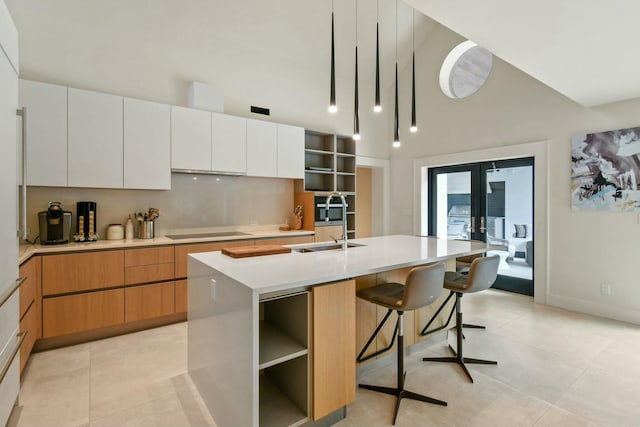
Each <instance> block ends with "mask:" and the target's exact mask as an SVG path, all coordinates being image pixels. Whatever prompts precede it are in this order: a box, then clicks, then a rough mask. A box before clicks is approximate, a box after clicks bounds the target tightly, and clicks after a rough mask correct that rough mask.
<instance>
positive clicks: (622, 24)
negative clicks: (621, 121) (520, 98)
mask: <svg viewBox="0 0 640 427" xmlns="http://www.w3.org/2000/svg"><path fill="white" fill-rule="evenodd" d="M406 1H407V3H408V4H410V5H412V6H414V7H416V8H417V9H418V10H420V11H421V12H422V13H424V14H426V15H427V16H429V17H431V18H432V19H434V20H436V21H437V22H439V23H441V24H442V25H444V26H446V27H448V28H450V29H451V30H453V31H455V32H457V33H458V34H460V35H462V36H464V37H466V38H468V39H470V40H473V41H474V42H476V43H478V44H479V45H481V46H483V47H485V48H487V49H488V50H490V51H491V52H493V53H494V54H495V55H497V56H498V57H500V58H501V59H503V60H504V61H506V62H508V63H510V64H512V65H513V66H515V67H517V68H519V69H520V70H522V71H524V72H525V73H527V74H529V75H531V76H532V77H534V78H536V79H538V80H540V81H541V82H543V83H544V84H546V85H548V86H550V87H551V88H553V89H555V90H556V91H558V92H560V93H561V94H563V95H565V96H566V97H568V98H570V99H572V100H574V101H575V102H577V103H579V104H581V105H584V106H587V107H590V106H596V105H600V104H606V103H610V102H616V101H622V100H626V99H631V98H637V97H640V72H639V70H640V55H637V54H636V49H637V46H638V41H639V39H640V38H639V36H638V16H640V1H638V0H613V1H605V0H535V1H534V0H519V1H514V0H483V1H477V0H406Z"/></svg>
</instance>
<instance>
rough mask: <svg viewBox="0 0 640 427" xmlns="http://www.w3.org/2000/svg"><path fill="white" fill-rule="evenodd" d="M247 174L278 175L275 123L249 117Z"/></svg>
mask: <svg viewBox="0 0 640 427" xmlns="http://www.w3.org/2000/svg"><path fill="white" fill-rule="evenodd" d="M247 176H265V177H276V176H278V130H277V126H276V124H275V123H270V122H263V121H260V120H253V119H247Z"/></svg>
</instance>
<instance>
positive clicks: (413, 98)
mask: <svg viewBox="0 0 640 427" xmlns="http://www.w3.org/2000/svg"><path fill="white" fill-rule="evenodd" d="M412 20H413V21H412V23H411V26H412V34H411V46H412V51H413V52H412V57H411V127H410V128H409V131H411V132H413V133H415V132H417V131H418V125H417V124H416V10H415V9H413V16H412Z"/></svg>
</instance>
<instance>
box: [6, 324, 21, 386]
mask: <svg viewBox="0 0 640 427" xmlns="http://www.w3.org/2000/svg"><path fill="white" fill-rule="evenodd" d="M26 336H27V331H24V332H20V333H19V334H18V335H16V340H17V343H16V346H15V348H14V349H13V350H12V351H11V356H10V357H9V359H8V360H7V363H6V364H5V365H4V366H3V367H2V372H0V383H1V382H2V381H4V377H5V376H6V375H7V372H9V368H10V367H11V364H12V363H13V359H15V358H16V354H18V350H20V346H21V345H22V342H23V341H24V338H25V337H26Z"/></svg>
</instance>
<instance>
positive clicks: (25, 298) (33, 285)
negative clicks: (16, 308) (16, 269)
mask: <svg viewBox="0 0 640 427" xmlns="http://www.w3.org/2000/svg"><path fill="white" fill-rule="evenodd" d="M20 277H24V278H25V279H26V280H25V281H24V283H23V284H22V286H20V318H22V316H24V314H25V313H26V312H27V309H28V308H29V306H30V305H31V303H32V302H33V301H34V300H35V299H36V295H37V287H38V286H39V284H40V257H39V256H37V257H34V258H31V259H30V260H29V261H27V262H25V263H24V264H22V265H21V266H20Z"/></svg>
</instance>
